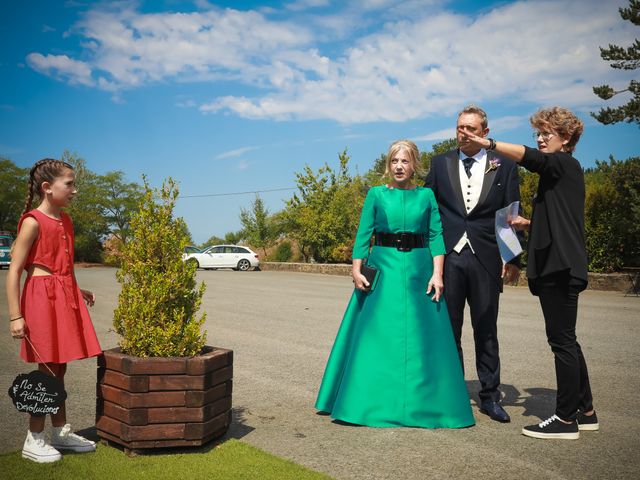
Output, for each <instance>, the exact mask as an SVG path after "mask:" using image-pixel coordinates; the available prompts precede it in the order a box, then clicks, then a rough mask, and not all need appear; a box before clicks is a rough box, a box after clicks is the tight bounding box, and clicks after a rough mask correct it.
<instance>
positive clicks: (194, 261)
mask: <svg viewBox="0 0 640 480" xmlns="http://www.w3.org/2000/svg"><path fill="white" fill-rule="evenodd" d="M187 262H189V263H190V264H194V263H195V264H196V268H200V264H199V263H198V260H196V259H195V258H190V259H189V260H187Z"/></svg>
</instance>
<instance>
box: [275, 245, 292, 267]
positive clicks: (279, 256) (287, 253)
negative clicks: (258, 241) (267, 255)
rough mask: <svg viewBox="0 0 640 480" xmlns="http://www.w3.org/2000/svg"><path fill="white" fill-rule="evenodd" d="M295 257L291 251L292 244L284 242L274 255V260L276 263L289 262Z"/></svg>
mask: <svg viewBox="0 0 640 480" xmlns="http://www.w3.org/2000/svg"><path fill="white" fill-rule="evenodd" d="M291 257H293V250H292V249H291V242H289V241H286V240H285V241H284V242H282V243H281V244H280V245H278V247H277V248H276V251H275V253H274V260H275V261H276V262H288V261H289V260H291Z"/></svg>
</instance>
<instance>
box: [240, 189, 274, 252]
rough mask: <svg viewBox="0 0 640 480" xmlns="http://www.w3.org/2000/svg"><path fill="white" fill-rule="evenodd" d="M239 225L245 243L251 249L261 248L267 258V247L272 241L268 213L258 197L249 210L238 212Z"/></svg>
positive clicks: (257, 196)
mask: <svg viewBox="0 0 640 480" xmlns="http://www.w3.org/2000/svg"><path fill="white" fill-rule="evenodd" d="M240 223H242V230H243V232H244V236H245V238H246V239H247V242H249V244H250V245H251V246H252V247H255V248H261V249H262V253H264V256H265V257H266V256H267V247H268V246H270V245H271V243H272V242H273V240H274V236H273V233H272V229H271V225H270V221H269V211H268V210H267V209H266V208H265V206H264V202H263V201H262V199H261V198H260V196H259V195H256V198H255V199H254V200H253V202H251V210H245V209H244V208H243V209H241V210H240Z"/></svg>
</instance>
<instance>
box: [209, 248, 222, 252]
mask: <svg viewBox="0 0 640 480" xmlns="http://www.w3.org/2000/svg"><path fill="white" fill-rule="evenodd" d="M223 251H224V247H213V248H212V249H211V250H209V253H222V252H223Z"/></svg>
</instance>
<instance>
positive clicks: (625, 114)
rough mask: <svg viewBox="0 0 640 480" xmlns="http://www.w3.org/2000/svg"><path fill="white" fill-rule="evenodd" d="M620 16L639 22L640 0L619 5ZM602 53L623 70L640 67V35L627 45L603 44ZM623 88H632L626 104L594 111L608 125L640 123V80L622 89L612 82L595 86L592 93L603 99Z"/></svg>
mask: <svg viewBox="0 0 640 480" xmlns="http://www.w3.org/2000/svg"><path fill="white" fill-rule="evenodd" d="M618 11H619V12H620V16H621V17H622V18H623V19H624V20H628V21H630V22H631V23H633V24H634V25H636V26H637V25H640V0H630V1H629V8H619V9H618ZM600 56H601V57H602V59H603V60H605V61H607V62H611V67H612V68H616V69H621V70H635V69H637V68H639V67H640V40H638V39H637V38H636V39H635V41H634V42H633V44H632V45H631V46H629V47H627V48H625V47H621V46H619V45H611V44H609V48H602V47H600ZM622 92H630V93H631V94H632V95H633V96H632V98H631V99H630V100H629V101H628V102H627V103H626V104H624V105H622V106H620V107H616V108H610V107H607V108H602V109H600V111H599V112H598V113H591V116H593V117H594V118H595V119H596V120H598V121H599V122H600V123H603V124H605V125H609V124H612V123H618V122H627V123H632V122H636V123H637V124H638V125H640V82H639V81H638V80H631V81H630V82H629V86H628V87H627V88H625V89H622V90H615V89H614V88H613V87H611V86H609V85H600V86H599V87H593V93H595V94H596V95H597V96H598V97H600V98H601V99H603V100H609V99H610V98H612V97H614V96H615V95H618V94H619V93H622Z"/></svg>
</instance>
